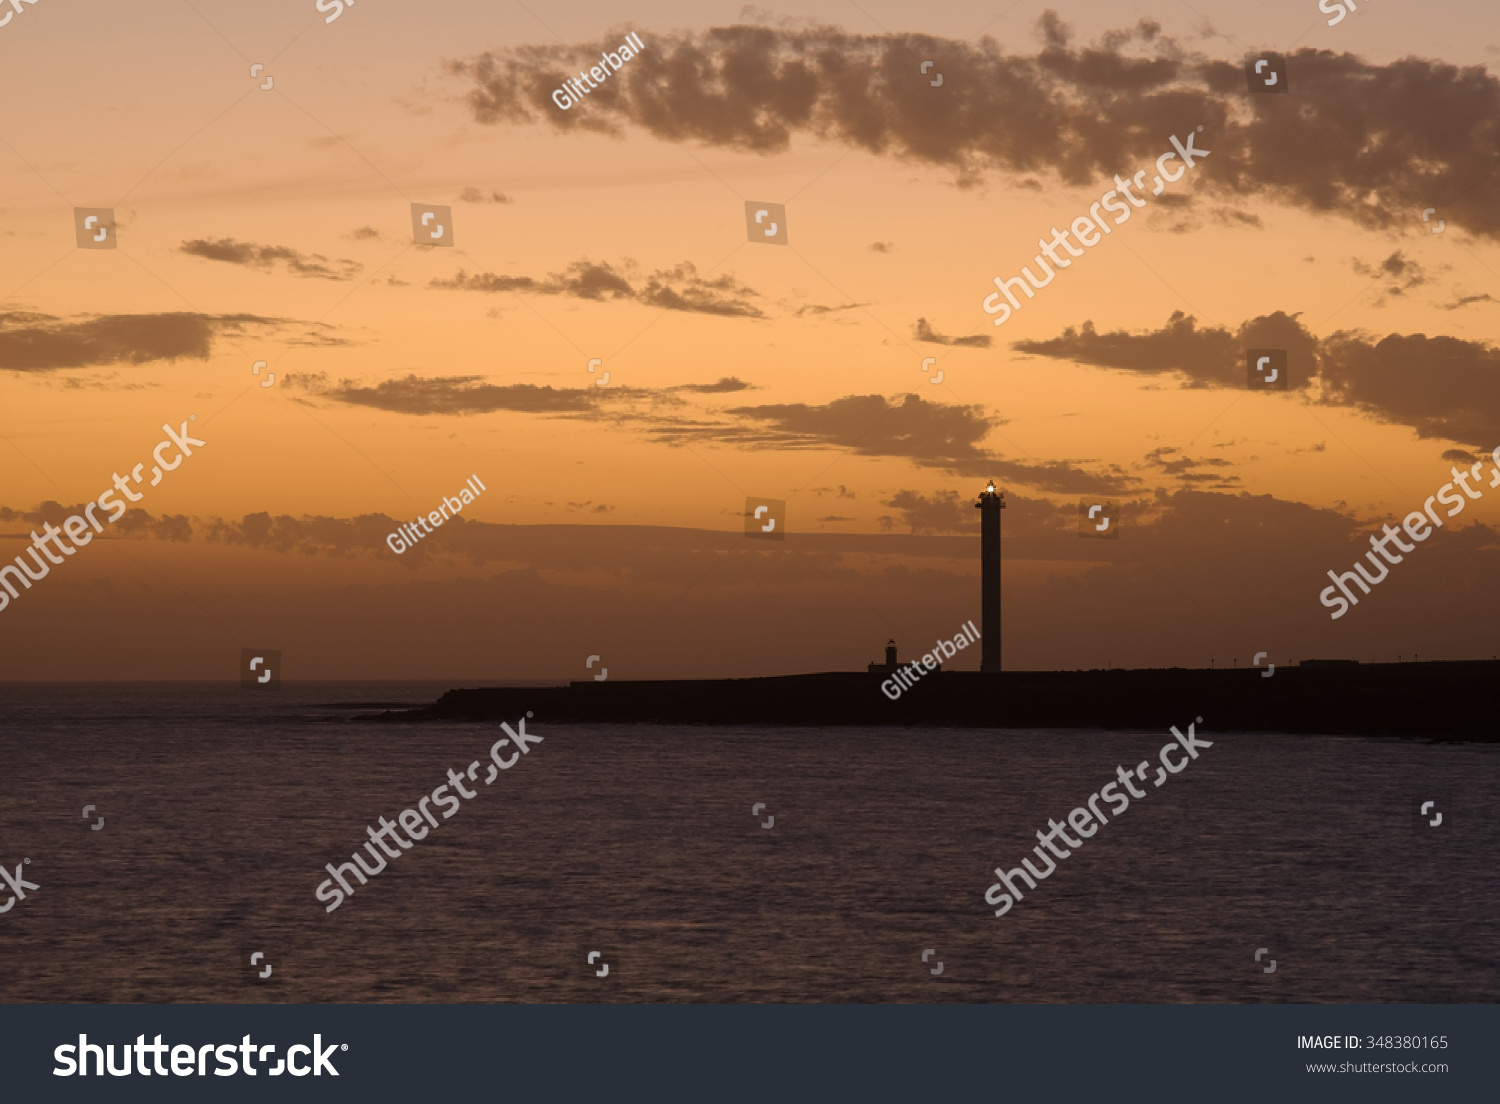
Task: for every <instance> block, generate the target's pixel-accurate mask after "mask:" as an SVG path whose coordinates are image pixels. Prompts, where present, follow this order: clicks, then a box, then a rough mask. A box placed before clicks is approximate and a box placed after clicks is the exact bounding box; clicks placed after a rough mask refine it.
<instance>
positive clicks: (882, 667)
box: [865, 640, 943, 675]
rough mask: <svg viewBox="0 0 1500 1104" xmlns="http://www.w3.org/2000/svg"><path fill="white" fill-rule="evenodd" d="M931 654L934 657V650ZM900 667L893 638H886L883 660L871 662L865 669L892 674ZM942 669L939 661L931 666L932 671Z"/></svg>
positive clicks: (874, 673)
mask: <svg viewBox="0 0 1500 1104" xmlns="http://www.w3.org/2000/svg"><path fill="white" fill-rule="evenodd" d="M933 655H934V657H936V655H937V652H936V650H934V651H933ZM900 667H901V664H900V663H899V662H898V661H897V659H896V642H895V641H894V640H887V641H886V642H885V662H884V663H871V664H870V665H869V666H867V667H866V668H865V670H867V671H869V672H870V674H872V675H894V674H895V673H896V671H897V670H898V669H900ZM942 669H943V665H942V664H941V663H939V664H938V665H937V666H936V667H934V668H932V670H934V671H941V670H942Z"/></svg>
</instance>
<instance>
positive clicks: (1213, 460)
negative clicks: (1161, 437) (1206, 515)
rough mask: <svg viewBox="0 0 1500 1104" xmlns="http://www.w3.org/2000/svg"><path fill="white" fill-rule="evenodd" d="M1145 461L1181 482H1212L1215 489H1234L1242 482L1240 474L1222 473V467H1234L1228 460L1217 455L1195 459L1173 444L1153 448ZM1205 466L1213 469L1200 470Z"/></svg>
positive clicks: (1146, 463) (1149, 465)
mask: <svg viewBox="0 0 1500 1104" xmlns="http://www.w3.org/2000/svg"><path fill="white" fill-rule="evenodd" d="M1143 461H1144V464H1145V466H1146V467H1151V468H1155V469H1157V470H1158V471H1160V472H1161V473H1162V474H1163V475H1166V476H1169V477H1171V478H1173V479H1176V480H1178V481H1179V482H1180V483H1185V484H1212V486H1213V489H1216V490H1232V489H1233V488H1234V487H1235V486H1237V485H1238V484H1239V482H1240V477H1239V476H1237V475H1225V474H1223V473H1222V469H1224V468H1232V467H1234V465H1233V464H1231V463H1230V462H1229V461H1228V460H1225V459H1222V458H1221V457H1217V456H1214V457H1209V458H1206V459H1203V460H1194V459H1193V458H1192V457H1190V456H1188V455H1187V454H1186V453H1185V452H1183V451H1182V450H1181V449H1178V448H1173V447H1171V446H1163V447H1161V448H1157V449H1152V450H1151V451H1150V452H1148V453H1147V454H1146V455H1145V457H1144V458H1143ZM1203 468H1209V469H1213V470H1212V471H1201V470H1199V469H1203Z"/></svg>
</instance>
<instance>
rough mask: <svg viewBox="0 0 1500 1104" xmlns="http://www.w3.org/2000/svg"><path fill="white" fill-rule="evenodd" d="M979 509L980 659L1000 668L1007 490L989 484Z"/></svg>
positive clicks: (982, 665) (988, 667) (990, 668)
mask: <svg viewBox="0 0 1500 1104" xmlns="http://www.w3.org/2000/svg"><path fill="white" fill-rule="evenodd" d="M974 507H975V509H977V510H978V511H979V575H980V580H981V582H980V604H979V611H980V612H979V620H980V623H981V624H982V625H983V629H982V632H983V634H984V635H983V636H982V637H981V638H980V643H981V644H982V645H983V647H984V651H983V654H982V655H981V657H980V660H979V669H980V670H981V671H983V672H986V673H988V672H996V673H998V672H999V670H1000V511H1001V510H1003V509H1005V492H1004V491H997V490H995V481H994V480H993V479H991V480H990V481H989V484H988V485H987V486H986V487H985V488H984V491H983V492H982V493H981V494H980V496H979V501H978V502H976V503H974Z"/></svg>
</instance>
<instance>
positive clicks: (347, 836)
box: [0, 683, 1500, 1002]
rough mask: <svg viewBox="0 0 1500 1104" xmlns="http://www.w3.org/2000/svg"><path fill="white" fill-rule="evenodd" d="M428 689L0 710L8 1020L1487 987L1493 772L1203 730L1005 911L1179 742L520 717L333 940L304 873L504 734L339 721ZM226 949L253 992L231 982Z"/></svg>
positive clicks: (146, 694) (1476, 991)
mask: <svg viewBox="0 0 1500 1104" xmlns="http://www.w3.org/2000/svg"><path fill="white" fill-rule="evenodd" d="M446 688H447V686H446V685H445V684H432V683H424V684H416V683H402V684H391V683H384V684H376V683H361V684H350V683H339V684H316V683H302V684H288V685H287V687H286V688H285V689H284V690H282V691H281V692H279V693H255V692H245V691H241V690H240V689H239V687H238V686H228V685H207V684H186V685H155V686H145V687H142V686H137V685H132V686H99V685H93V686H76V685H75V686H59V685H51V686H20V685H10V686H0V863H5V864H7V867H8V868H9V869H11V870H12V871H14V867H15V865H16V864H17V863H21V862H22V860H23V858H30V859H31V862H30V863H29V864H23V872H24V876H25V878H26V879H27V880H29V881H31V882H34V883H36V884H38V885H39V886H40V887H41V888H40V889H38V890H34V891H28V894H27V898H26V900H24V901H18V902H17V903H16V904H15V905H14V906H13V907H12V908H11V910H10V911H9V912H7V913H5V914H4V915H0V959H3V962H4V969H3V971H0V1000H6V1001H256V1000H272V1001H444V1002H449V1001H553V1002H556V1001H596V1000H622V1001H1004V1002H1038V1001H1089V1002H1115V1001H1358V1002H1365V1001H1493V1000H1494V999H1495V998H1496V995H1497V993H1500V924H1497V919H1500V876H1497V873H1496V863H1495V856H1496V854H1497V853H1500V847H1497V844H1500V828H1497V825H1500V816H1497V813H1500V785H1497V778H1500V769H1497V768H1500V746H1496V745H1476V744H1460V745H1453V744H1446V745H1444V744H1430V743H1424V742H1419V741H1412V740H1385V739H1381V740H1375V739H1367V740H1362V739H1351V738H1342V737H1338V738H1336V737H1309V736H1297V737H1292V736H1279V735H1253V736H1252V735H1229V736H1225V735H1216V734H1215V733H1214V732H1213V726H1212V718H1209V719H1208V723H1206V724H1205V725H1201V726H1199V732H1200V735H1203V736H1204V737H1205V738H1207V739H1209V740H1211V741H1212V742H1213V747H1212V748H1211V749H1209V750H1206V751H1204V752H1203V753H1202V756H1201V758H1199V759H1198V760H1197V761H1196V762H1193V763H1191V764H1190V765H1189V766H1188V767H1187V768H1186V769H1185V770H1184V771H1183V772H1182V773H1181V774H1179V775H1176V776H1175V777H1172V778H1170V779H1168V780H1167V782H1166V783H1165V784H1164V785H1163V786H1162V787H1161V788H1159V789H1158V788H1155V787H1153V786H1151V785H1150V784H1149V783H1148V784H1147V785H1146V789H1147V793H1148V796H1147V797H1145V798H1143V799H1141V800H1139V801H1138V802H1134V803H1132V805H1131V807H1130V808H1129V810H1127V811H1126V812H1125V813H1123V814H1122V815H1121V816H1120V817H1119V818H1118V819H1117V820H1114V821H1112V822H1111V823H1110V824H1109V825H1108V826H1107V827H1105V828H1104V829H1102V830H1101V831H1100V832H1099V833H1098V835H1096V836H1095V837H1094V838H1093V839H1091V840H1089V841H1087V842H1086V844H1085V845H1084V846H1083V847H1082V848H1080V849H1078V850H1077V851H1075V852H1074V853H1073V854H1072V855H1071V856H1070V857H1069V858H1067V859H1063V860H1060V861H1059V862H1058V867H1057V871H1056V873H1054V874H1053V875H1052V876H1051V877H1050V878H1048V879H1047V880H1046V881H1044V882H1042V883H1041V884H1040V885H1039V886H1038V887H1037V889H1036V890H1035V891H1034V892H1028V893H1027V895H1026V899H1025V901H1024V902H1022V903H1020V904H1018V905H1016V906H1015V907H1014V908H1013V909H1012V910H1011V911H1010V912H1009V914H1008V915H1006V916H1004V917H1002V918H999V919H997V918H995V917H994V916H993V915H992V909H991V908H990V907H989V906H987V905H986V904H985V901H984V892H985V890H986V888H987V887H988V886H989V885H991V883H993V882H994V881H995V877H994V874H993V872H992V871H993V868H994V867H995V866H996V865H997V864H999V863H1002V862H1003V863H1004V864H1005V866H1006V867H1007V868H1010V867H1013V866H1016V865H1018V864H1019V863H1020V861H1021V859H1022V858H1023V857H1024V856H1025V855H1026V854H1028V853H1029V849H1030V847H1031V846H1033V845H1034V844H1035V843H1036V840H1035V833H1036V831H1037V829H1039V828H1045V826H1046V822H1047V819H1048V818H1049V817H1053V818H1059V819H1061V818H1063V817H1065V816H1066V815H1067V814H1068V812H1069V811H1070V810H1072V809H1073V808H1074V807H1076V806H1078V805H1081V804H1083V803H1084V802H1085V801H1086V800H1087V799H1088V797H1089V795H1090V794H1091V793H1094V792H1096V791H1097V790H1098V789H1099V787H1100V786H1101V785H1103V784H1104V783H1105V782H1107V781H1109V780H1110V779H1112V778H1113V777H1114V776H1115V768H1116V766H1117V765H1120V764H1124V765H1127V766H1129V767H1132V768H1133V767H1134V766H1135V764H1137V763H1138V762H1140V761H1141V760H1150V761H1151V762H1152V763H1155V761H1156V755H1157V751H1158V749H1159V748H1160V747H1161V746H1162V743H1163V741H1164V739H1170V736H1169V734H1165V733H1078V732H1041V731H1031V732H1002V731H975V730H951V729H902V730H897V729H880V730H868V729H861V730H851V729H816V728H788V729H758V728H668V727H655V726H633V725H632V726H620V727H609V726H597V725H550V724H548V723H547V721H546V718H545V717H536V718H533V719H532V720H530V721H528V722H527V724H528V733H530V734H533V735H540V736H542V737H544V740H543V742H542V743H540V744H537V745H535V746H534V747H533V748H532V750H531V752H530V753H529V754H528V755H526V756H525V758H524V759H522V760H521V761H519V762H518V763H517V764H516V766H515V767H514V768H513V769H511V770H509V771H507V772H504V773H501V774H499V775H498V777H497V778H496V781H495V782H494V783H493V784H492V785H489V786H486V785H484V778H485V774H486V772H485V769H484V767H483V766H481V767H480V768H479V770H478V778H477V781H476V782H475V783H474V784H473V786H474V788H475V789H476V790H477V794H476V796H475V797H474V798H473V799H472V800H468V801H465V802H464V803H463V805H462V808H460V809H459V810H458V812H457V813H456V814H455V815H453V816H452V818H451V819H448V820H443V821H442V822H441V827H440V828H438V829H436V830H433V831H432V832H431V833H430V834H429V835H428V837H427V838H426V839H425V840H423V841H420V842H417V843H415V845H414V846H413V848H412V849H411V850H409V851H406V852H404V853H403V854H402V855H401V857H400V858H397V859H392V860H390V863H389V866H388V867H387V868H386V870H385V871H384V872H383V873H381V874H379V875H378V876H376V877H374V878H373V879H371V881H370V884H369V885H368V886H366V887H363V888H359V889H358V890H357V892H356V894H355V896H353V897H352V898H350V899H348V900H346V901H344V903H343V904H342V905H341V906H340V907H339V908H338V909H337V910H336V911H334V912H332V913H328V912H326V911H325V909H324V904H323V903H322V902H319V901H318V900H317V899H315V897H314V891H315V889H316V888H317V886H318V885H319V884H320V883H321V882H322V881H324V880H325V879H327V878H328V873H327V872H326V871H325V870H324V864H326V863H329V862H334V863H337V862H342V861H346V860H347V859H348V858H349V856H350V853H351V852H352V851H353V850H354V849H355V848H356V847H358V846H359V845H360V844H361V843H362V842H363V841H364V840H366V839H367V838H368V837H367V836H366V834H365V829H366V826H367V825H376V824H378V821H377V818H378V817H379V816H380V815H382V814H383V815H385V816H386V817H388V818H393V819H394V818H395V817H396V816H397V814H399V813H400V812H401V810H403V809H407V808H413V807H415V806H416V804H417V802H418V801H419V800H420V798H421V797H422V796H423V795H426V794H430V793H431V792H432V790H433V789H434V788H435V787H436V786H438V785H440V784H442V783H444V782H445V781H446V774H447V771H448V770H449V768H455V769H458V770H460V771H462V770H464V769H466V768H467V767H468V765H469V764H470V763H471V762H473V761H474V760H480V761H482V762H483V763H487V762H488V753H489V748H490V745H491V743H492V742H493V741H494V740H495V739H496V738H497V737H499V736H500V735H502V733H501V732H500V731H499V729H498V726H495V725H474V724H463V725H359V724H349V723H346V720H345V719H346V718H348V717H349V716H351V715H352V714H353V713H355V712H357V711H358V710H356V709H353V708H349V707H348V704H347V703H359V702H382V703H394V702H409V703H413V704H420V703H425V702H428V701H431V700H433V699H434V698H435V697H436V696H437V695H438V694H439V693H441V691H442V690H444V689H446ZM1191 713H1192V707H1191V703H1186V704H1185V706H1184V709H1183V720H1184V721H1188V720H1191V719H1192V717H1191V715H1190V714H1191ZM512 723H514V722H512ZM1184 727H1185V726H1184ZM1429 800H1431V801H1435V802H1436V805H1435V811H1439V812H1441V813H1442V814H1443V820H1442V823H1441V824H1440V825H1438V826H1437V827H1429V826H1428V824H1427V823H1426V821H1425V820H1423V819H1422V818H1420V817H1418V816H1417V809H1418V807H1419V806H1420V805H1421V804H1422V803H1423V802H1424V801H1429ZM758 802H763V803H764V805H765V807H764V809H762V810H761V811H760V814H759V815H758V816H755V815H752V812H751V808H752V806H753V805H754V804H756V803H758ZM85 805H94V806H96V809H95V811H94V812H93V813H92V814H91V815H90V818H89V819H88V820H86V819H84V818H83V816H82V810H83V807H84V806H85ZM99 815H102V816H103V817H104V818H105V823H104V827H103V829H102V830H98V831H95V830H92V829H91V828H90V823H91V821H92V820H93V818H94V817H97V816H99ZM767 818H774V820H773V821H772V826H771V827H770V828H763V827H762V826H761V825H762V823H763V822H764V821H765V820H766V819H767ZM1427 819H1431V814H1429V817H1428V818H1427ZM1035 861H1036V860H1035V859H1034V858H1033V862H1035ZM7 896H10V893H9V891H8V890H6V891H3V892H0V905H3V903H4V898H5V897H7ZM1261 948H1265V949H1266V954H1265V955H1263V956H1262V961H1261V963H1260V964H1259V965H1257V964H1256V962H1255V961H1254V955H1255V952H1256V951H1257V950H1258V949H1261ZM928 949H931V950H932V952H933V953H932V954H931V955H929V956H928V958H927V961H926V962H925V963H924V962H923V960H922V955H923V952H924V950H928ZM252 950H261V951H262V952H263V953H265V954H266V955H267V956H268V957H267V958H266V959H264V960H262V961H265V962H268V963H272V964H273V965H274V968H273V974H272V977H271V978H270V979H269V980H267V981H265V982H262V981H259V980H258V979H257V978H254V977H252V976H250V975H248V974H247V973H246V972H245V971H243V970H242V967H241V956H242V955H244V954H247V953H248V952H250V951H252ZM591 951H598V952H600V953H599V956H597V957H596V959H595V964H594V965H589V964H588V963H587V956H588V955H589V953H590V952H591ZM1272 960H1274V961H1275V963H1276V969H1275V971H1274V972H1273V973H1266V972H1265V969H1264V968H1265V966H1266V965H1267V964H1268V963H1269V962H1271V961H1272ZM605 964H608V966H609V972H608V975H607V976H606V977H603V978H600V977H598V976H596V971H597V970H598V969H599V968H600V967H601V966H602V965H605ZM939 964H941V973H939V974H936V975H934V974H933V973H932V970H933V969H934V968H936V967H937V966H938V965H939Z"/></svg>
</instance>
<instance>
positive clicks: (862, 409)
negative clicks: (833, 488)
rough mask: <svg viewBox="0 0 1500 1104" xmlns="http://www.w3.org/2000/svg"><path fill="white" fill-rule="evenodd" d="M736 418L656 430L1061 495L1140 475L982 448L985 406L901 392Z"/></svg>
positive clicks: (669, 437) (1115, 487)
mask: <svg viewBox="0 0 1500 1104" xmlns="http://www.w3.org/2000/svg"><path fill="white" fill-rule="evenodd" d="M724 414H725V415H727V416H728V417H729V418H731V419H733V421H728V422H726V421H719V422H708V423H705V422H703V421H697V422H693V423H691V424H671V423H668V424H663V425H661V426H658V427H657V428H656V430H655V432H656V436H657V438H658V439H659V440H662V441H664V442H666V443H668V444H676V443H679V442H682V441H686V440H711V441H717V442H719V443H721V444H728V445H736V446H739V447H741V448H750V449H766V448H775V449H815V448H830V447H834V448H846V449H849V450H850V451H851V452H853V453H854V454H855V455H858V456H884V457H894V458H899V459H905V460H910V461H912V462H913V463H915V464H917V465H918V466H921V467H928V468H938V469H942V470H944V471H948V472H951V473H953V474H956V475H972V476H978V477H981V478H984V477H988V476H991V475H994V476H996V477H999V478H1001V479H1003V480H1007V481H1012V482H1016V483H1024V484H1028V485H1032V486H1037V487H1041V488H1042V489H1044V490H1053V491H1058V492H1062V493H1075V492H1076V493H1085V494H1087V493H1091V492H1104V491H1109V492H1117V491H1119V490H1121V489H1123V488H1125V487H1128V486H1131V485H1133V484H1135V483H1136V482H1137V480H1135V479H1133V478H1132V477H1130V476H1129V475H1128V474H1126V473H1124V472H1122V471H1118V470H1116V471H1115V472H1113V473H1109V474H1103V475H1100V474H1094V473H1090V472H1087V471H1084V470H1083V469H1081V468H1078V467H1077V466H1075V465H1074V464H1072V463H1071V462H1069V461H1064V460H1053V461H1037V462H1032V461H1024V462H1023V461H1015V460H1006V459H1003V458H1001V457H999V456H997V455H995V454H993V453H991V452H989V451H987V450H985V449H983V448H981V447H980V442H981V441H982V440H983V439H984V437H985V436H986V435H987V434H988V433H989V431H990V429H991V427H993V426H995V425H999V424H1000V420H999V419H996V418H992V417H990V416H989V415H987V414H986V413H985V412H984V408H983V407H979V406H961V405H947V404H944V403H937V402H928V401H925V400H923V399H922V397H921V396H919V395H906V396H904V397H902V398H901V400H900V401H899V402H896V401H893V400H888V399H886V398H885V397H884V396H882V395H846V396H844V397H843V398H839V399H834V400H833V401H832V402H829V403H826V404H824V405H821V406H812V405H808V404H806V403H783V404H770V405H765V406H740V407H732V408H730V409H728V410H726V411H724Z"/></svg>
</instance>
